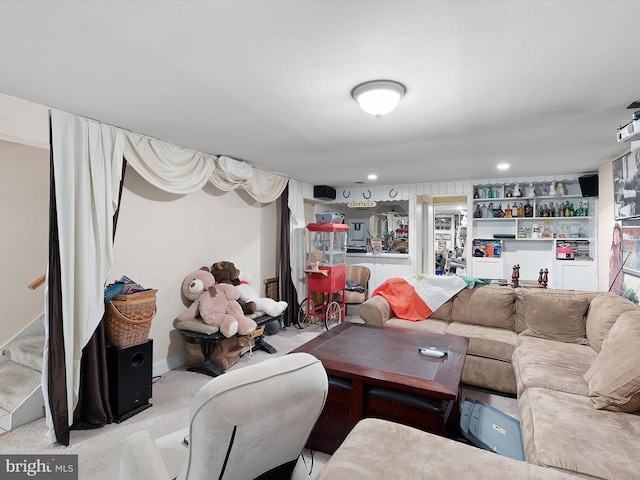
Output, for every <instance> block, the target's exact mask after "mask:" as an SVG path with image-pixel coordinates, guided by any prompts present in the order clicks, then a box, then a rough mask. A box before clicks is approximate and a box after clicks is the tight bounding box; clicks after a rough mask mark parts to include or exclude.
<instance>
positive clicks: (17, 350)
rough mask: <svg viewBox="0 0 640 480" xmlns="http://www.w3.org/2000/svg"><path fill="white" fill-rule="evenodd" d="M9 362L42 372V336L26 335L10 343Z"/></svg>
mask: <svg viewBox="0 0 640 480" xmlns="http://www.w3.org/2000/svg"><path fill="white" fill-rule="evenodd" d="M10 350H11V360H12V361H14V362H15V363H19V364H21V365H24V366H25V367H29V368H32V369H34V370H38V371H40V372H41V371H42V355H43V351H44V335H26V336H24V337H18V338H16V339H14V340H13V341H12V342H11V347H10Z"/></svg>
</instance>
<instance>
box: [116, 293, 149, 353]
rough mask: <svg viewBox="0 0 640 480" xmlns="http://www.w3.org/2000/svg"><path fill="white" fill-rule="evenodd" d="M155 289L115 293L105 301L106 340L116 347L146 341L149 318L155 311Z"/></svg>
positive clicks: (130, 345) (124, 346) (125, 346)
mask: <svg viewBox="0 0 640 480" xmlns="http://www.w3.org/2000/svg"><path fill="white" fill-rule="evenodd" d="M156 293H157V290H146V291H144V292H138V293H132V294H130V295H117V296H116V297H115V298H114V299H113V300H111V301H110V302H109V303H107V308H106V310H107V311H106V318H105V327H106V330H107V341H108V342H109V343H110V344H111V345H113V346H115V347H118V348H127V347H132V346H134V345H140V344H143V343H145V342H146V341H147V338H148V336H149V330H150V329H151V320H153V317H154V315H155V313H156Z"/></svg>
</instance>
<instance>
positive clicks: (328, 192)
mask: <svg viewBox="0 0 640 480" xmlns="http://www.w3.org/2000/svg"><path fill="white" fill-rule="evenodd" d="M313 197H314V198H321V199H323V200H335V199H336V189H335V188H333V187H328V186H327V185H314V187H313Z"/></svg>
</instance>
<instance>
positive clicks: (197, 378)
mask: <svg viewBox="0 0 640 480" xmlns="http://www.w3.org/2000/svg"><path fill="white" fill-rule="evenodd" d="M351 319H352V320H354V321H358V320H359V318H358V319H355V318H351ZM323 331H324V329H323V327H322V326H320V325H311V326H309V327H308V328H306V329H304V330H300V329H298V328H295V327H289V328H287V329H286V330H281V331H280V332H278V334H277V335H272V336H268V337H265V338H266V340H267V342H269V343H270V344H271V345H273V346H274V347H275V348H276V349H277V350H278V352H277V353H276V354H275V355H276V356H280V355H285V354H286V353H288V352H290V351H291V350H293V349H294V348H296V347H297V346H299V345H302V344H303V343H305V342H307V341H309V340H311V339H313V338H315V337H316V336H317V335H319V334H321V333H322V332H323ZM270 357H272V355H270V354H268V353H266V352H263V351H255V352H253V354H252V356H245V358H241V359H240V360H239V361H238V363H236V364H235V365H234V366H233V367H231V368H230V369H229V370H234V369H237V368H242V367H244V366H246V365H250V364H254V363H256V362H260V361H263V360H265V359H267V358H270ZM154 380H155V383H154V385H153V398H152V399H151V403H152V404H153V407H151V408H148V409H147V410H144V411H142V412H140V413H139V414H137V415H135V416H133V417H131V418H129V419H127V420H125V421H124V422H122V423H120V424H116V423H113V424H110V425H105V426H104V427H102V428H98V429H94V430H73V431H72V432H71V442H70V443H71V444H70V445H69V447H63V446H61V445H57V444H55V445H49V444H48V441H47V440H46V438H45V433H46V428H45V422H44V419H40V420H37V421H35V422H32V423H30V424H27V425H24V426H22V427H19V428H17V429H15V430H13V431H11V432H10V433H9V434H7V435H4V436H3V437H0V452H1V453H3V454H12V453H15V454H45V453H50V454H51V453H53V454H78V470H79V478H81V479H82V480H104V479H109V480H115V479H117V478H118V466H119V458H120V449H121V444H122V440H123V439H124V438H126V437H127V436H129V435H130V434H132V433H133V432H136V431H139V430H148V431H149V432H151V434H152V436H154V437H161V436H163V435H166V434H168V433H171V432H173V431H175V430H178V429H180V428H184V426H185V425H186V424H187V422H188V419H189V405H190V403H191V400H192V398H193V396H194V395H195V393H196V392H197V391H198V390H199V389H200V388H202V387H203V386H204V385H205V384H206V383H207V382H208V381H209V380H211V377H208V376H205V375H201V374H196V373H192V372H187V371H186V370H185V369H177V370H172V371H170V372H167V373H166V374H165V375H163V376H161V377H159V378H156V379H154ZM464 396H468V397H471V398H477V399H480V400H483V401H485V402H487V403H489V404H491V405H493V406H495V407H496V408H499V409H500V410H502V411H504V412H506V413H508V414H510V415H512V416H517V406H516V400H515V399H513V398H509V397H503V396H499V395H492V394H490V393H488V392H484V391H481V390H477V389H471V388H465V389H464V390H463V397H464ZM303 457H304V460H305V462H306V465H307V467H308V469H309V470H310V469H311V466H312V464H313V470H312V471H311V477H312V478H314V477H315V476H316V475H317V473H318V472H319V471H320V469H321V468H322V466H323V465H324V464H325V463H326V462H327V460H328V459H329V458H330V456H329V455H327V454H324V453H322V452H310V451H308V450H305V451H304V454H303Z"/></svg>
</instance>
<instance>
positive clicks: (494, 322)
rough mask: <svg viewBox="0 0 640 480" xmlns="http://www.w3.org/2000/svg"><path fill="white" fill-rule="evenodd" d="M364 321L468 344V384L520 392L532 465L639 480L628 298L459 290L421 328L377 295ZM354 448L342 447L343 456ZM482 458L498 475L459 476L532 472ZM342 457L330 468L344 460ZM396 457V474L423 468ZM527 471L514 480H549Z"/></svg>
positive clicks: (638, 355)
mask: <svg viewBox="0 0 640 480" xmlns="http://www.w3.org/2000/svg"><path fill="white" fill-rule="evenodd" d="M360 316H361V317H362V319H363V320H364V321H365V323H367V324H370V325H379V326H394V327H402V328H410V329H415V330H424V331H429V332H439V333H448V334H454V335H461V336H465V337H468V338H469V340H470V341H469V349H468V356H467V359H466V363H465V367H464V371H463V376H462V380H463V383H465V384H468V385H474V386H478V387H483V388H488V389H491V390H496V391H499V392H503V393H507V394H517V398H518V408H519V411H520V417H521V418H520V421H521V427H522V435H523V442H524V447H525V454H526V458H527V463H529V464H535V465H538V466H542V467H549V468H550V469H553V471H554V473H553V475H556V473H555V471H559V472H564V473H567V474H571V475H577V476H579V477H581V478H602V479H616V480H619V479H635V478H640V455H638V445H640V415H639V414H638V411H639V410H640V393H639V392H640V308H639V307H637V306H636V305H634V304H632V303H631V302H629V301H628V300H625V299H623V298H621V297H619V296H617V295H614V294H611V293H606V292H603V293H597V292H573V291H563V290H551V289H549V290H546V289H538V288H532V289H525V288H518V289H512V288H511V287H498V286H482V287H475V288H473V289H465V290H463V291H461V292H460V293H458V294H457V295H456V296H454V297H453V298H452V299H451V300H450V301H448V302H447V303H445V304H444V305H443V306H442V307H440V308H439V309H438V310H437V311H436V312H434V313H433V315H432V316H431V317H430V318H428V319H425V320H421V321H418V322H413V321H408V320H401V319H397V318H394V317H393V313H392V312H391V310H390V308H389V304H388V303H387V301H386V300H385V299H384V298H383V297H380V296H374V297H372V298H370V299H369V300H367V301H366V302H365V303H364V304H363V305H362V306H361V309H360ZM369 428H371V426H369ZM394 428H396V427H394ZM398 428H400V430H402V431H403V432H404V430H403V429H404V428H408V427H402V426H400V427H398ZM356 433H357V432H356ZM416 434H418V435H423V436H425V439H424V441H425V442H426V444H433V447H434V448H435V447H436V446H437V447H438V448H444V447H442V445H441V444H443V442H444V444H446V445H447V447H446V449H449V450H452V451H453V450H456V451H458V450H459V449H460V448H461V447H462V445H449V444H448V442H452V443H453V444H456V442H453V441H451V440H446V439H434V438H431V437H433V436H432V435H429V434H426V433H424V432H417V433H412V434H409V433H406V432H405V433H403V435H416ZM378 438H380V437H378ZM352 441H353V440H349V439H348V440H347V441H345V444H343V446H344V447H345V449H348V448H351V447H350V446H349V442H352ZM341 448H342V447H341ZM463 450H464V449H463ZM427 451H428V450H427ZM339 452H340V450H339V451H338V452H337V454H338V453H339ZM485 454H488V455H494V454H491V453H489V452H484V451H482V450H479V449H476V450H475V451H474V452H473V454H469V455H472V456H473V457H475V456H478V455H479V457H478V458H479V460H478V461H482V462H483V463H484V462H489V463H488V464H489V465H494V464H495V465H496V466H495V471H493V472H492V471H491V469H489V471H486V472H483V474H482V475H479V474H478V471H470V470H468V474H467V475H462V476H460V475H456V478H489V477H493V478H506V477H504V475H503V473H504V472H501V471H500V470H501V469H504V468H507V469H511V468H516V470H517V468H521V469H522V468H525V467H522V466H521V467H513V466H510V465H511V459H507V458H503V457H500V459H495V458H494V459H492V460H489V459H486V460H485ZM456 455H467V454H465V453H464V452H462V453H458V454H456ZM430 457H431V456H430V455H423V456H421V457H419V459H416V462H418V466H420V464H422V466H421V467H420V468H423V469H427V470H428V469H429V468H431V467H429V466H428V465H427V464H429V462H431V460H430ZM496 457H497V456H496ZM336 458H337V460H335V462H334V461H333V459H332V460H331V461H330V463H329V464H328V465H327V466H328V467H330V469H329V471H331V468H334V467H333V466H332V465H335V464H336V462H338V461H339V460H340V458H342V454H340V455H337V457H336ZM391 458H392V457H389V458H387V461H388V462H391V465H392V466H394V467H393V468H396V469H397V472H402V471H404V470H406V469H407V468H415V467H416V465H403V464H402V462H399V461H394V460H392V459H391ZM470 458H471V457H470ZM351 461H356V463H358V464H359V463H365V464H368V465H371V464H372V463H371V462H373V460H372V459H369V458H360V459H357V460H355V459H351ZM438 462H439V464H440V463H442V461H441V459H439V460H438ZM496 462H497V463H496ZM504 462H506V465H505V464H504ZM405 463H406V462H405ZM499 465H501V466H499ZM351 467H353V465H351ZM351 467H349V468H351ZM358 468H359V467H358ZM438 468H440V467H438ZM443 468H444V467H443ZM492 468H493V467H492ZM403 469H404V470H403ZM356 470H357V468H356ZM543 470H544V469H543ZM338 471H339V470H338ZM406 471H407V473H410V472H409V471H408V470H406ZM508 471H509V470H508ZM522 471H523V472H525V470H522ZM526 472H527V473H526V475H527V476H523V477H517V478H545V477H544V474H543V475H542V476H539V475H540V472H538V470H537V469H531V470H528V469H527V470H526ZM550 472H551V470H550V471H549V475H551V473H550ZM449 473H451V472H449ZM326 475H328V474H326ZM446 475H447V474H446V472H444V473H443V474H442V477H445V476H446ZM523 475H524V474H523ZM396 477H397V478H414V477H413V476H411V475H409V476H405V475H404V474H398V473H396ZM320 478H325V477H320ZM326 478H333V477H332V476H331V475H330V476H327V477H326ZM335 478H337V477H335ZM344 478H351V477H348V476H345V477H344ZM353 478H356V477H353ZM360 478H369V477H367V476H365V477H360ZM376 478H377V477H376ZM415 478H418V477H415ZM425 478H426V477H425ZM514 478H516V477H514ZM549 478H551V476H549ZM554 478H555V477H554Z"/></svg>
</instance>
